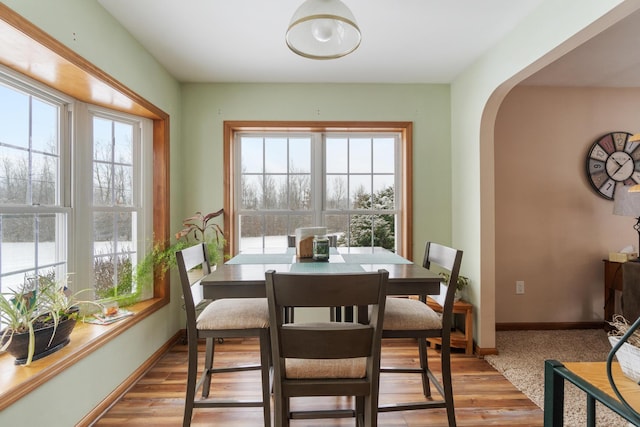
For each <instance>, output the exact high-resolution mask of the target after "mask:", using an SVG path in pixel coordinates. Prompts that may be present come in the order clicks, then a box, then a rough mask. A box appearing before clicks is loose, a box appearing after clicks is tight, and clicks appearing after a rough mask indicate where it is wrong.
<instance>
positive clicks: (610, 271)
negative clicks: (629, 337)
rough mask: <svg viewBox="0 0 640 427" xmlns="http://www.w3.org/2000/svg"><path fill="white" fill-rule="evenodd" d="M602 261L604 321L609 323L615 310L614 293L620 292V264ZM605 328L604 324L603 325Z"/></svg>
mask: <svg viewBox="0 0 640 427" xmlns="http://www.w3.org/2000/svg"><path fill="white" fill-rule="evenodd" d="M603 261H604V320H605V322H606V321H609V320H611V318H612V317H613V314H614V312H615V309H616V291H622V264H623V263H622V262H616V261H609V260H606V259H605V260H603ZM605 328H606V323H605Z"/></svg>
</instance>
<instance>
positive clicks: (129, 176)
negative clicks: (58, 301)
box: [0, 73, 152, 299]
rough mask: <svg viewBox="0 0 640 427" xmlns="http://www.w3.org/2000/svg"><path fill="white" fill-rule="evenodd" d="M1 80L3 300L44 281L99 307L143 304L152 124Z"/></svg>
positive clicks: (0, 249)
mask: <svg viewBox="0 0 640 427" xmlns="http://www.w3.org/2000/svg"><path fill="white" fill-rule="evenodd" d="M0 76H2V79H1V80H0V290H2V291H5V290H7V289H9V288H11V289H15V288H16V287H19V286H22V285H23V284H25V283H28V282H29V280H30V278H32V277H34V276H38V275H40V276H42V275H44V276H48V277H51V278H54V279H55V280H65V279H66V278H67V277H69V279H70V280H69V282H70V285H71V286H72V290H73V291H78V290H80V289H86V288H90V287H91V288H92V289H93V291H94V295H95V298H97V299H102V298H107V297H116V296H123V295H131V294H136V295H138V294H139V293H140V292H138V291H141V290H139V289H136V287H135V284H134V283H133V282H132V272H133V269H134V267H135V263H136V260H137V254H138V253H143V252H141V251H144V250H145V242H147V243H150V242H151V233H150V230H149V228H150V227H149V223H150V221H149V219H148V218H147V217H148V216H149V215H148V214H147V213H146V212H147V211H150V209H146V210H145V209H144V207H145V206H150V203H149V201H148V200H146V201H145V200H143V199H142V198H141V194H143V191H142V190H143V188H144V186H147V188H150V185H151V179H150V178H149V173H148V172H145V171H146V170H148V169H150V168H149V164H150V163H149V160H148V159H145V157H149V156H150V151H145V149H143V148H144V146H145V144H146V145H148V146H150V142H149V141H148V140H149V139H150V138H149V136H150V134H151V131H150V129H151V126H150V124H149V121H148V120H146V119H141V118H139V117H134V116H129V115H125V114H122V113H115V112H111V111H108V110H105V109H100V108H97V107H93V106H90V105H87V104H84V103H81V102H78V101H76V100H73V99H70V98H68V97H65V96H62V95H58V94H55V93H53V92H52V91H50V90H46V89H45V88H43V87H41V86H39V85H38V84H36V83H32V82H28V81H26V79H24V78H22V79H18V78H17V77H12V76H10V75H9V74H8V73H7V74H6V75H1V74H0ZM71 129H73V132H72V131H70V130H71ZM146 134H148V135H146ZM145 137H146V138H147V142H145V139H144V138H145ZM149 150H150V147H149ZM88 177H93V179H87V178H88ZM70 273H72V274H71V275H69V274H70ZM87 284H92V286H88V285H87ZM145 296H146V297H149V296H152V294H150V293H149V294H147V295H145ZM82 298H83V299H86V298H90V295H88V294H83V295H82Z"/></svg>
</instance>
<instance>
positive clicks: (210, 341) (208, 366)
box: [202, 338, 216, 398]
mask: <svg viewBox="0 0 640 427" xmlns="http://www.w3.org/2000/svg"><path fill="white" fill-rule="evenodd" d="M206 343H207V346H206V352H205V355H204V375H205V380H204V383H203V384H202V397H205V398H206V397H209V391H210V390H211V370H212V369H213V355H214V354H215V345H216V344H215V343H216V339H215V338H207V339H206Z"/></svg>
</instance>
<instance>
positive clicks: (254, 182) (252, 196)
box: [241, 175, 262, 209]
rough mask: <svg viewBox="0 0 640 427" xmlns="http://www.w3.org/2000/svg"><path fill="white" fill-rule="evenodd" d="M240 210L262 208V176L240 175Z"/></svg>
mask: <svg viewBox="0 0 640 427" xmlns="http://www.w3.org/2000/svg"><path fill="white" fill-rule="evenodd" d="M241 179H242V183H241V186H242V187H241V200H242V201H241V207H242V209H260V208H262V175H242V178H241Z"/></svg>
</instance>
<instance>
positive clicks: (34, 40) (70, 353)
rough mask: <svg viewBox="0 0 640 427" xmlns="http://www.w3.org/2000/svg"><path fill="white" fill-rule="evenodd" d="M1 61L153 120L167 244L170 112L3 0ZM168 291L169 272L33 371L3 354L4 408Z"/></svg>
mask: <svg viewBox="0 0 640 427" xmlns="http://www.w3.org/2000/svg"><path fill="white" fill-rule="evenodd" d="M0 64H2V65H4V66H6V67H8V68H11V69H13V70H15V71H17V72H19V73H21V74H23V75H26V76H28V77H30V78H32V79H34V80H36V81H39V82H41V83H43V84H45V85H47V86H49V87H51V88H53V89H55V90H57V91H59V92H62V93H64V94H67V95H69V96H71V97H73V98H76V99H78V100H80V101H83V102H86V103H89V104H95V105H100V106H103V107H106V108H110V109H113V110H116V111H121V112H125V113H130V114H133V115H137V116H142V117H146V118H149V119H151V120H152V121H153V150H152V151H153V212H152V215H153V235H154V239H155V240H156V243H165V244H166V242H168V241H169V238H170V229H169V227H170V224H169V222H170V217H169V214H170V210H169V178H170V175H169V115H168V114H167V113H165V112H164V111H162V110H161V109H160V108H158V107H156V106H155V105H153V104H152V103H150V102H149V101H147V100H146V99H144V98H143V97H141V96H140V95H138V94H137V93H135V92H134V91H132V90H131V89H129V88H128V87H126V86H125V85H123V84H122V83H120V82H119V81H117V80H116V79H114V78H113V77H111V76H110V75H108V74H107V73H105V72H104V71H102V70H100V69H99V68H97V67H96V66H95V65H93V64H91V63H90V62H88V61H87V60H86V59H84V58H83V57H81V56H80V55H78V54H77V53H75V52H74V51H73V50H71V49H69V48H67V47H66V46H64V45H63V44H62V43H60V42H59V41H57V40H56V39H54V38H53V37H51V36H50V35H48V34H47V33H45V32H44V31H42V30H41V29H40V28H38V27H37V26H35V25H34V24H32V23H31V22H29V21H28V20H26V19H25V18H23V17H22V16H20V15H19V14H17V13H16V12H14V11H13V10H12V9H10V8H9V7H7V6H6V5H4V4H3V3H0ZM43 64H46V65H47V67H43V66H42V65H43ZM52 70H53V71H54V72H53V74H51V72H52ZM169 289H170V283H169V275H168V274H165V275H163V276H162V277H160V276H158V277H156V279H155V280H154V285H153V294H154V297H153V298H152V299H151V300H148V301H143V302H141V303H139V304H136V305H135V306H133V307H132V310H133V311H135V312H137V314H136V315H135V316H133V317H132V318H130V319H125V320H124V321H121V322H118V323H116V324H114V325H111V326H110V327H106V328H105V327H104V326H95V325H85V324H80V325H78V326H77V327H76V330H74V332H73V333H72V335H71V344H69V345H68V346H67V347H65V348H64V349H62V350H60V351H59V352H58V353H59V354H58V355H57V356H55V355H51V356H49V357H46V358H44V359H42V360H39V361H37V362H34V364H33V365H32V367H31V369H28V370H25V369H23V368H20V367H15V366H14V365H13V358H12V357H11V356H10V355H8V354H3V355H0V390H1V392H0V411H1V410H3V409H4V408H5V407H7V406H9V405H10V404H12V403H13V402H15V401H16V400H18V399H20V398H22V397H23V396H25V395H26V394H27V393H29V392H30V391H32V390H33V389H35V388H37V387H38V386H40V385H41V384H43V383H44V382H46V381H47V380H48V379H50V378H52V377H53V376H55V375H57V374H59V373H60V372H62V371H64V370H65V369H66V368H68V367H69V366H72V365H73V364H74V363H76V362H77V361H78V360H80V359H82V358H84V357H86V356H87V355H89V354H90V353H92V352H93V351H95V350H96V349H98V348H100V346H101V345H103V344H104V343H106V342H108V341H110V340H112V339H113V338H115V337H117V336H118V335H120V334H121V333H123V332H124V331H126V330H127V329H129V328H131V327H132V326H133V325H135V324H137V323H138V322H140V321H141V320H143V319H144V318H146V317H147V316H149V315H150V314H152V313H154V312H155V311H157V310H159V309H160V308H161V307H163V306H165V305H167V304H168V303H169V298H170V295H169Z"/></svg>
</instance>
